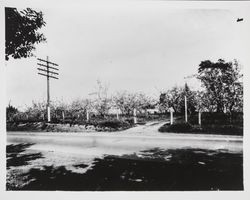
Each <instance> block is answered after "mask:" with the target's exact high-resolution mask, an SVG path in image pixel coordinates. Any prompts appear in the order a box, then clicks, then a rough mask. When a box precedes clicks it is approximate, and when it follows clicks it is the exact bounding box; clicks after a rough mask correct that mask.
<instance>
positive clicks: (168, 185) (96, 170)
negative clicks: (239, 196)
mask: <svg viewBox="0 0 250 200" xmlns="http://www.w3.org/2000/svg"><path fill="white" fill-rule="evenodd" d="M75 167H80V168H81V167H82V168H85V167H87V165H85V164H79V165H76V166H75ZM24 176H26V177H28V179H29V180H31V181H30V182H29V183H28V184H26V185H24V186H23V187H21V188H13V187H12V188H11V190H68V191H97V190H98V191H193V190H203V191H204V190H205V191H206V190H243V159H242V154H236V153H235V154H232V153H229V152H227V151H225V150H224V151H223V150H221V151H210V150H209V151H208V150H203V149H177V150H176V149H175V150H162V149H151V150H148V151H142V152H140V153H139V154H131V155H123V156H111V155H108V156H105V157H104V158H103V159H95V161H94V165H93V167H92V169H89V170H88V171H87V172H86V173H84V174H79V173H74V172H72V171H70V170H67V169H66V168H65V167H64V166H60V167H54V166H43V167H42V169H41V168H39V169H37V168H32V169H31V170H30V171H29V172H28V173H27V174H25V175H24ZM7 189H8V188H7Z"/></svg>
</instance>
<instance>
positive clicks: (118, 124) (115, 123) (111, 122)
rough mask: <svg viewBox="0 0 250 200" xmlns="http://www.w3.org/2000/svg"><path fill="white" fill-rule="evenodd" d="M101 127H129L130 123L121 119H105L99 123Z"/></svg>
mask: <svg viewBox="0 0 250 200" xmlns="http://www.w3.org/2000/svg"><path fill="white" fill-rule="evenodd" d="M98 125H99V126H100V127H107V128H113V129H119V128H124V127H129V126H130V124H129V123H128V122H125V121H119V120H105V121H102V122H100V123H99V124H98Z"/></svg>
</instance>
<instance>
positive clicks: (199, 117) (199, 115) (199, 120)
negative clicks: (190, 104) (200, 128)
mask: <svg viewBox="0 0 250 200" xmlns="http://www.w3.org/2000/svg"><path fill="white" fill-rule="evenodd" d="M198 122H199V125H201V111H200V110H199V113H198Z"/></svg>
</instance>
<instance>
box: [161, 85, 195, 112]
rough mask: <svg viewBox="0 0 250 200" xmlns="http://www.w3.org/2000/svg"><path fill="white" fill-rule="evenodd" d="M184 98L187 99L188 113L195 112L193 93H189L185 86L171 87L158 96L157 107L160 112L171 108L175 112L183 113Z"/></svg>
mask: <svg viewBox="0 0 250 200" xmlns="http://www.w3.org/2000/svg"><path fill="white" fill-rule="evenodd" d="M185 96H186V97H187V108H188V112H189V113H193V112H195V110H196V103H197V102H196V99H195V92H194V91H191V90H190V88H189V87H188V85H187V84H185V86H184V87H176V86H175V87H173V88H172V89H170V90H167V91H166V92H165V93H162V94H161V95H160V100H159V105H160V109H161V110H162V111H167V110H168V109H169V108H171V107H172V108H173V109H174V111H175V112H179V113H184V112H185Z"/></svg>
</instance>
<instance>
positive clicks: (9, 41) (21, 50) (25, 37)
mask: <svg viewBox="0 0 250 200" xmlns="http://www.w3.org/2000/svg"><path fill="white" fill-rule="evenodd" d="M43 26H45V22H44V20H43V13H42V12H37V11H35V10H32V9H30V8H27V9H24V10H22V11H20V12H19V11H18V10H17V9H16V8H9V7H6V8H5V31H6V32H5V59H6V60H9V57H10V56H12V57H13V58H14V59H16V58H23V57H24V58H26V57H30V56H33V54H32V51H33V50H35V46H34V44H35V43H40V42H44V41H46V38H45V37H44V35H43V34H42V33H39V32H38V29H40V28H42V27H43Z"/></svg>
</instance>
